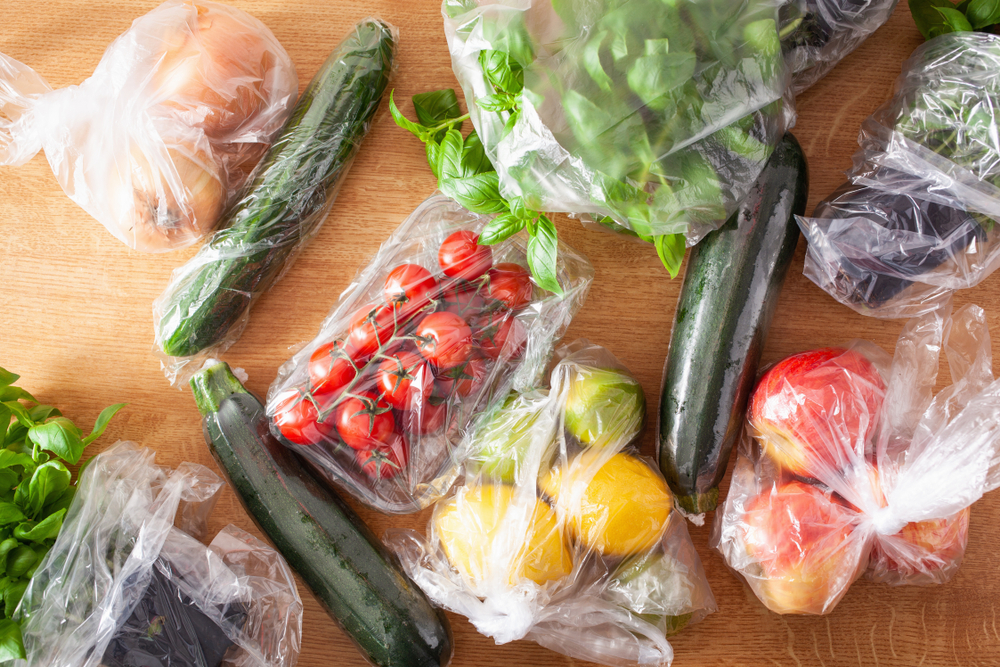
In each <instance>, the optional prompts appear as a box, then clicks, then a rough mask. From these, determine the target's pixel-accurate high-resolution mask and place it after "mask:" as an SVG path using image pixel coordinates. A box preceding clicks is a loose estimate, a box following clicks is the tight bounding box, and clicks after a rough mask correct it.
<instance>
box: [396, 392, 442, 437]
mask: <svg viewBox="0 0 1000 667" xmlns="http://www.w3.org/2000/svg"><path fill="white" fill-rule="evenodd" d="M447 416H448V406H447V405H446V404H445V403H443V402H441V403H438V402H435V401H434V400H431V401H430V402H428V403H424V404H423V405H422V406H421V407H420V409H419V410H407V411H406V412H404V413H403V426H404V428H405V430H406V431H407V432H408V433H414V434H416V435H428V434H430V433H435V432H437V431H439V430H440V429H441V427H442V426H444V421H445V418H446V417H447Z"/></svg>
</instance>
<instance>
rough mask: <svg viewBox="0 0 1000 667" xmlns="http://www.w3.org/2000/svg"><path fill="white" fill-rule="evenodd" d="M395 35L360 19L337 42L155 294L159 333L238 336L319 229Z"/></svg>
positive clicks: (176, 347)
mask: <svg viewBox="0 0 1000 667" xmlns="http://www.w3.org/2000/svg"><path fill="white" fill-rule="evenodd" d="M394 50H395V40H394V38H393V33H392V29H391V28H390V27H389V26H388V25H386V24H384V23H382V22H380V21H365V22H363V23H361V24H359V25H358V26H357V27H356V28H355V30H354V32H353V33H352V34H351V35H350V36H349V37H348V38H347V39H345V40H344V41H343V42H341V44H340V45H339V46H338V47H337V48H336V49H335V50H334V52H333V53H332V54H330V57H329V58H328V59H327V60H326V62H325V63H324V64H323V66H322V67H321V68H320V70H319V72H317V73H316V76H314V77H313V79H312V81H310V82H309V86H308V87H307V88H306V89H305V91H304V92H303V93H302V97H300V98H299V101H298V104H297V105H296V106H295V109H294V111H293V112H292V116H291V118H289V120H288V122H287V123H286V124H285V127H284V128H282V130H281V133H280V134H279V135H278V138H277V139H276V140H275V142H274V144H272V145H271V148H270V150H269V151H268V153H267V155H266V156H265V157H264V159H263V160H262V161H261V164H260V165H259V166H258V167H257V170H256V171H255V172H254V177H253V180H252V182H251V183H250V185H249V186H248V187H247V190H246V191H245V192H244V194H243V197H242V198H241V199H240V200H239V201H238V202H237V203H236V204H235V205H234V206H233V207H232V208H231V209H230V210H229V212H228V213H227V214H226V219H225V220H224V221H223V223H222V224H223V225H224V226H225V229H222V230H220V231H218V232H216V233H215V235H214V236H213V237H212V240H211V241H210V242H209V243H207V244H206V245H205V246H203V247H202V248H201V250H200V251H199V252H198V254H197V255H195V256H194V258H192V259H191V261H189V262H188V263H187V264H186V265H185V266H183V267H181V269H180V270H179V271H177V272H176V273H175V274H174V277H173V278H172V279H171V281H170V285H168V286H167V289H166V291H165V292H164V294H163V295H162V296H161V297H160V298H159V300H158V303H157V311H158V313H159V321H158V322H157V325H156V341H157V343H158V344H159V345H160V348H161V349H162V350H163V351H164V352H165V353H167V354H168V355H170V356H172V357H186V356H190V355H193V354H197V353H198V352H200V351H202V350H204V349H206V348H208V347H211V346H213V345H216V344H218V343H222V342H224V341H227V340H228V341H230V342H231V341H232V339H233V337H234V336H237V337H238V336H239V333H240V331H239V329H237V328H236V327H237V326H240V325H242V324H243V323H245V321H246V318H247V314H248V312H249V310H250V306H251V305H252V304H253V302H254V301H255V300H256V298H257V297H258V296H260V295H261V294H262V293H264V292H266V291H267V290H268V289H270V288H271V286H272V285H273V284H274V283H275V281H277V279H278V278H279V277H281V274H282V273H283V271H284V270H285V269H286V268H287V267H288V266H289V262H290V260H291V259H292V258H293V256H294V254H295V252H296V251H298V250H300V249H301V248H302V246H303V245H304V244H305V243H307V242H308V241H309V240H311V238H312V237H313V236H314V235H315V234H316V232H318V231H319V227H320V225H321V224H322V223H323V220H324V219H325V217H326V214H327V213H328V212H329V209H330V206H331V205H332V204H333V201H334V199H335V198H336V195H337V186H338V185H339V183H340V181H341V179H342V178H343V177H344V176H345V175H346V174H347V170H348V168H349V167H350V164H351V160H352V158H353V157H354V155H355V153H357V150H358V147H359V146H360V145H361V140H362V139H363V138H364V136H365V134H366V133H367V132H368V127H369V126H370V125H371V119H372V117H373V116H374V115H375V112H376V111H377V110H378V106H379V100H380V99H381V98H382V93H383V91H384V90H385V87H386V85H387V84H388V81H389V73H390V70H391V68H392V57H393V52H394Z"/></svg>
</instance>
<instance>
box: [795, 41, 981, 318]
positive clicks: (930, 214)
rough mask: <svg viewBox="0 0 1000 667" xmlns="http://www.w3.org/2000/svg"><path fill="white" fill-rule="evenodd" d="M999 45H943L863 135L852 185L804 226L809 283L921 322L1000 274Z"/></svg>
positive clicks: (909, 72)
mask: <svg viewBox="0 0 1000 667" xmlns="http://www.w3.org/2000/svg"><path fill="white" fill-rule="evenodd" d="M998 101H1000V40H998V38H997V37H996V36H995V35H990V34H985V33H979V32H968V33H950V34H947V35H942V36H940V37H936V38H934V39H932V40H930V41H928V42H926V43H924V44H923V45H921V46H920V47H919V48H917V49H916V50H915V51H914V52H913V54H912V55H911V56H910V58H909V60H907V61H906V62H905V63H904V64H903V73H902V74H901V75H900V76H899V78H898V79H897V80H896V86H895V91H894V94H893V97H892V99H891V100H889V101H888V102H886V103H885V104H883V105H882V106H881V107H880V108H879V109H878V110H876V111H875V113H873V114H872V115H871V116H870V117H869V118H868V119H867V120H866V121H865V122H864V124H863V125H862V127H861V132H860V135H859V137H858V143H859V144H860V145H861V150H859V151H858V152H857V153H855V155H854V167H853V168H852V169H851V170H850V171H849V172H848V174H847V175H848V179H849V182H848V183H846V184H844V185H843V186H841V187H840V188H838V189H837V190H836V191H835V192H834V193H832V194H831V195H830V196H829V197H828V198H827V199H826V200H825V201H823V202H821V203H820V204H819V205H818V206H817V207H816V210H815V211H814V212H813V214H812V216H811V217H809V218H799V226H800V227H801V228H802V232H803V234H805V236H806V238H807V239H808V241H809V250H808V252H807V254H806V261H805V271H804V273H805V275H806V276H807V277H808V278H809V279H810V280H812V281H813V282H814V283H816V284H817V285H819V286H820V287H821V288H823V289H824V290H825V291H826V292H828V293H829V294H830V295H831V296H833V297H834V298H835V299H837V300H838V301H840V302H841V303H843V304H844V305H847V306H849V307H851V308H853V309H854V310H856V311H858V312H860V313H863V314H866V315H874V316H876V317H886V318H896V317H916V316H919V315H922V314H925V313H928V312H930V311H932V310H934V309H935V308H938V307H939V306H940V305H941V304H943V303H945V302H946V301H948V299H949V297H950V295H951V293H952V292H953V291H954V290H957V289H964V288H967V287H973V286H975V285H977V284H978V283H979V282H981V281H982V280H983V279H984V278H986V277H987V276H988V275H990V274H991V273H992V272H993V271H994V270H995V269H996V268H997V266H1000V242H998V232H997V230H996V222H995V221H996V220H997V219H1000V141H998V139H997V117H996V107H997V103H998Z"/></svg>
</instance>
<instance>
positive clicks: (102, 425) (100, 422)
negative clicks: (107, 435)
mask: <svg viewBox="0 0 1000 667" xmlns="http://www.w3.org/2000/svg"><path fill="white" fill-rule="evenodd" d="M125 405H126V404H125V403H115V404H114V405H109V406H108V407H106V408H104V409H103V410H101V414H99V415H97V421H96V422H94V430H93V431H91V432H90V435H88V436H87V437H86V438H84V439H83V446H84V447H86V446H87V445H89V444H90V443H92V442H93V441H94V440H97V439H98V438H100V437H101V434H102V433H104V429H106V428H107V427H108V422H109V421H111V418H112V417H114V416H115V415H116V414H117V413H118V411H119V410H121V409H122V408H124V407H125ZM81 453H82V452H81ZM74 463H75V461H74Z"/></svg>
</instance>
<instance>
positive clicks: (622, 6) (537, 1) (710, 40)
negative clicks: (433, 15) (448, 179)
mask: <svg viewBox="0 0 1000 667" xmlns="http://www.w3.org/2000/svg"><path fill="white" fill-rule="evenodd" d="M779 4H780V3H779V2H776V1H773V0H748V1H747V2H741V3H733V2H730V1H729V0H678V2H676V3H674V2H671V3H664V2H661V1H660V0H630V1H624V0H524V1H521V2H510V1H509V0H508V1H499V2H493V1H490V0H481V1H479V2H476V1H474V0H444V3H443V12H444V15H445V34H446V36H447V38H448V48H449V50H450V51H451V57H452V66H453V68H454V70H455V75H456V76H457V77H458V81H459V83H460V84H461V86H462V89H463V90H464V92H465V97H466V102H467V106H468V109H469V115H470V117H471V119H472V122H473V124H474V125H475V127H476V131H477V132H478V135H479V137H481V139H482V143H483V145H484V146H485V149H486V153H487V155H488V157H489V159H490V161H491V162H492V163H493V165H494V166H495V167H496V170H497V173H498V175H499V181H500V192H501V194H502V195H503V196H504V197H505V198H506V199H507V200H517V199H518V198H520V199H521V200H522V201H523V204H524V205H525V206H527V208H529V209H533V210H538V211H556V212H566V213H571V214H575V215H580V216H583V217H585V218H591V219H593V220H594V221H598V222H604V223H606V224H611V223H612V222H613V223H618V224H620V225H624V226H625V227H627V228H628V229H630V230H631V231H632V232H635V233H638V234H641V235H643V236H661V235H669V234H684V235H685V236H686V237H687V242H688V243H689V244H694V243H696V242H697V241H698V240H699V239H700V238H701V237H702V236H704V235H705V234H706V233H708V232H709V231H711V230H713V229H715V228H717V227H719V226H721V225H722V223H723V222H724V221H725V220H726V218H727V217H728V216H729V215H730V214H731V213H732V212H733V210H735V208H736V206H737V205H738V204H739V202H740V201H741V200H742V199H743V197H744V196H745V195H746V193H747V192H748V190H749V189H750V187H751V185H752V183H753V181H754V179H755V178H756V177H757V174H758V173H759V172H760V170H761V169H762V168H763V166H764V163H765V162H766V161H767V158H768V156H769V155H770V154H771V151H772V150H773V148H774V146H775V145H776V144H777V142H778V141H779V140H780V138H781V136H782V134H783V133H784V131H785V127H786V118H785V113H784V108H783V105H782V101H781V99H782V94H783V92H784V91H785V88H786V86H787V84H788V70H787V67H786V66H785V63H784V61H783V59H782V55H781V44H780V42H779V38H778V31H777V27H776V26H777V19H778V5H779ZM789 115H790V114H789ZM681 247H683V246H681Z"/></svg>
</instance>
